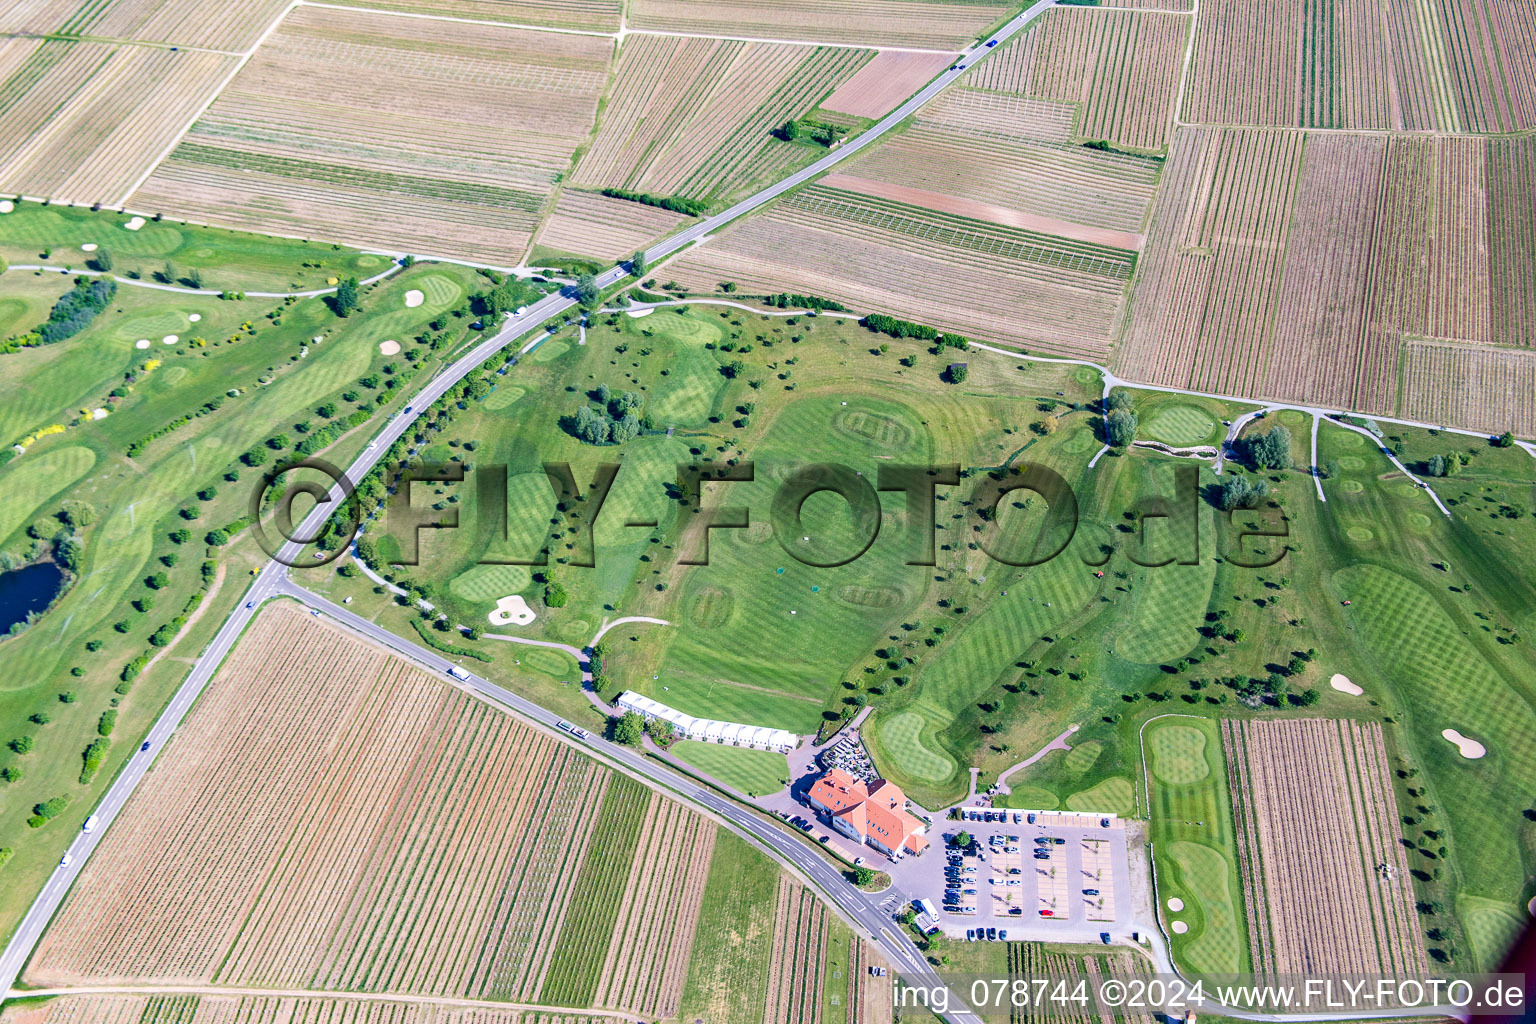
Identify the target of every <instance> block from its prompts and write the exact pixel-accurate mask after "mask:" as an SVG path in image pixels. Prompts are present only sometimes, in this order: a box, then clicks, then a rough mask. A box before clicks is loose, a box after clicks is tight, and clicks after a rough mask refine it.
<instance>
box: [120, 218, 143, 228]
mask: <svg viewBox="0 0 1536 1024" xmlns="http://www.w3.org/2000/svg"><path fill="white" fill-rule="evenodd" d="M143 226H144V218H143V217H133V218H131V219H130V220H129V221H128V223H126V224H124V225H123V227H125V228H127V229H128V230H129V231H137V230H139V228H141V227H143Z"/></svg>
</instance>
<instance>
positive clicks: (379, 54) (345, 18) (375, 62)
mask: <svg viewBox="0 0 1536 1024" xmlns="http://www.w3.org/2000/svg"><path fill="white" fill-rule="evenodd" d="M610 48H611V43H610V42H609V41H608V40H606V39H604V38H602V37H598V36H587V35H574V34H568V33H540V32H531V31H526V30H520V29H514V28H500V27H495V26H486V25H479V24H464V23H458V22H451V21H443V20H425V19H421V18H410V17H401V16H395V15H388V14H375V13H367V12H361V11H351V10H336V9H330V8H320V7H299V8H296V9H295V10H294V11H293V12H292V13H291V14H290V15H289V16H288V18H287V19H286V20H285V21H284V22H283V24H282V27H281V28H280V29H279V31H278V32H276V33H275V34H274V35H273V36H272V37H271V38H270V39H268V40H267V42H266V43H265V44H264V45H263V46H262V48H261V49H260V50H259V51H258V53H257V54H256V56H254V57H253V58H252V59H251V61H250V62H249V63H248V64H246V66H245V67H244V68H242V69H241V72H240V74H238V75H237V76H236V77H235V79H234V80H233V81H232V82H231V83H230V85H229V86H228V87H227V88H226V89H225V90H224V91H223V93H221V94H220V96H219V99H218V101H217V102H216V103H214V105H213V106H212V107H210V108H209V109H208V111H207V112H206V113H205V114H204V115H203V116H202V117H201V118H199V119H198V121H197V123H196V124H194V125H193V126H192V128H191V130H190V131H189V132H188V133H187V135H186V137H185V138H184V139H183V140H182V142H181V143H180V145H178V146H177V148H176V149H175V151H174V152H172V153H171V155H170V156H169V157H168V158H167V159H166V161H165V162H164V163H162V164H161V165H160V166H159V167H158V168H157V169H156V170H155V173H154V174H153V175H151V176H150V178H149V179H148V180H147V181H146V182H145V183H144V185H143V187H142V188H140V189H139V190H138V191H137V192H136V193H135V194H134V196H133V197H132V203H133V204H134V205H135V206H138V207H140V208H142V209H149V210H164V211H166V212H167V213H173V214H176V215H178V216H184V217H194V218H198V219H205V220H209V221H212V222H215V223H221V224H228V225H232V226H240V227H248V228H253V229H256V230H263V231H269V232H275V233H281V234H290V235H298V236H301V237H321V238H331V239H343V240H344V239H357V240H360V241H364V242H366V243H368V244H372V245H381V246H386V247H389V248H392V249H397V250H403V251H414V252H423V253H431V254H435V255H446V256H455V257H461V258H466V259H477V260H485V261H489V262H492V263H516V262H518V261H519V260H520V259H521V257H522V255H523V254H524V252H525V251H526V249H527V247H528V243H529V240H530V238H531V236H532V234H533V230H534V227H535V226H536V224H537V222H538V219H539V216H540V213H541V211H542V210H543V208H544V206H545V204H546V202H547V200H548V196H549V194H550V192H551V191H552V189H553V184H554V182H555V181H556V179H557V178H558V177H559V175H560V174H562V173H563V172H564V171H565V170H566V169H567V168H568V167H569V164H570V159H571V155H572V153H573V152H574V151H575V149H576V147H577V146H578V145H579V144H580V143H581V142H582V140H584V139H585V138H586V136H587V134H588V132H589V131H590V130H591V126H592V122H593V118H594V117H595V115H596V110H597V100H598V97H599V95H600V94H601V93H602V90H603V86H604V83H605V81H606V73H607V61H608V54H609V50H610ZM488 125H495V126H496V130H495V131H489V130H487V126H488Z"/></svg>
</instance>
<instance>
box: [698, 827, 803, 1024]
mask: <svg viewBox="0 0 1536 1024" xmlns="http://www.w3.org/2000/svg"><path fill="white" fill-rule="evenodd" d="M778 884H779V871H778V868H777V866H776V865H775V864H774V863H773V862H772V861H770V860H769V859H768V858H767V857H765V856H764V855H763V854H762V853H760V852H758V850H757V848H756V847H753V846H748V845H747V844H746V843H745V842H744V841H743V840H741V839H738V838H737V837H736V836H735V835H733V834H731V833H730V832H726V831H724V830H721V831H720V834H719V837H718V838H717V839H716V840H715V852H714V856H713V857H712V858H711V859H710V862H709V879H708V881H706V882H705V885H704V901H703V905H702V906H701V907H700V909H699V924H698V929H697V931H696V932H695V933H694V937H693V953H692V955H691V956H690V958H689V961H688V979H687V981H686V983H685V984H684V987H683V999H682V1012H681V1013H680V1014H679V1017H680V1018H681V1019H683V1020H692V1019H694V1018H695V1017H702V1018H704V1019H705V1020H709V1021H728V1022H736V1021H740V1022H743V1024H745V1022H747V1021H751V1020H757V1019H760V1018H761V1015H762V1012H763V1010H762V1008H763V1005H764V1002H765V999H766V992H767V986H768V957H769V954H770V952H771V950H772V946H773V914H774V899H775V894H776V893H777V891H778ZM754 1015H755V1016H754Z"/></svg>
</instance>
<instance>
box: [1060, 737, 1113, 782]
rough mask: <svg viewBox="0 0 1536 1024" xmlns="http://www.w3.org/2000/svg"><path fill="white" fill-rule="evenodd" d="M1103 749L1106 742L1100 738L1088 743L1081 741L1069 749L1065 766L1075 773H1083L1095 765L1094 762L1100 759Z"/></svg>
mask: <svg viewBox="0 0 1536 1024" xmlns="http://www.w3.org/2000/svg"><path fill="white" fill-rule="evenodd" d="M1103 749H1104V744H1102V743H1100V742H1099V741H1098V740H1088V741H1087V742H1086V743H1079V744H1078V745H1077V746H1075V747H1073V748H1072V749H1071V750H1069V751H1067V757H1066V760H1065V761H1064V762H1063V767H1065V768H1066V769H1067V771H1069V772H1071V773H1072V774H1073V775H1081V774H1083V772H1085V771H1087V770H1088V769H1089V768H1092V767H1093V762H1095V761H1097V760H1098V759H1099V754H1100V752H1101V751H1103Z"/></svg>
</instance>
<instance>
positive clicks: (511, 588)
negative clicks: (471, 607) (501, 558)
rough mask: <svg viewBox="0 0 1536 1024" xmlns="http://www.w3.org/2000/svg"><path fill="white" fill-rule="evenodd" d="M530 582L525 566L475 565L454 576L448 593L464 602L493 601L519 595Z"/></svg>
mask: <svg viewBox="0 0 1536 1024" xmlns="http://www.w3.org/2000/svg"><path fill="white" fill-rule="evenodd" d="M532 582H533V576H532V572H531V570H530V569H529V568H528V567H527V566H526V565H476V566H471V567H470V568H468V569H466V570H465V571H463V572H461V573H459V574H458V575H457V576H455V577H454V578H453V581H452V582H451V583H449V584H448V592H449V593H451V594H452V595H453V596H454V597H458V598H462V599H463V600H465V601H495V600H497V599H499V598H503V597H506V596H508V595H509V594H517V593H521V592H522V591H523V590H525V589H527V587H528V585H529V584H530V583H532Z"/></svg>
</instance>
